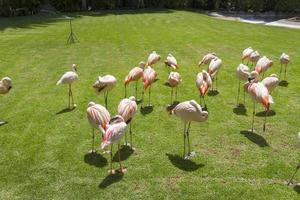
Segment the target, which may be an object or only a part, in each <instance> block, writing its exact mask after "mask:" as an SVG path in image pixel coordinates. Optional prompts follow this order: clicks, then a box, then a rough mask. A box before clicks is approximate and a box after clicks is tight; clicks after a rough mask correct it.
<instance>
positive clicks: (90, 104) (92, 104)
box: [88, 101, 96, 107]
mask: <svg viewBox="0 0 300 200" xmlns="http://www.w3.org/2000/svg"><path fill="white" fill-rule="evenodd" d="M94 105H96V104H95V102H93V101H91V102H89V103H88V107H91V106H94Z"/></svg>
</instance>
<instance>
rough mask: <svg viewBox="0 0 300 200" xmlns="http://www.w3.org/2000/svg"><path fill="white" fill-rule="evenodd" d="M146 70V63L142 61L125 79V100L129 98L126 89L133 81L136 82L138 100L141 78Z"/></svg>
mask: <svg viewBox="0 0 300 200" xmlns="http://www.w3.org/2000/svg"><path fill="white" fill-rule="evenodd" d="M144 68H145V62H144V61H141V62H140V63H139V66H138V67H134V68H133V69H132V70H130V72H129V74H128V75H127V76H126V77H125V83H124V84H125V98H126V96H127V92H126V88H127V85H128V84H129V83H130V82H131V81H135V98H136V99H137V87H138V81H139V80H140V78H141V77H143V71H144Z"/></svg>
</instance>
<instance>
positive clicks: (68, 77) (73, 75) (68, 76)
mask: <svg viewBox="0 0 300 200" xmlns="http://www.w3.org/2000/svg"><path fill="white" fill-rule="evenodd" d="M77 79H78V75H77V67H76V65H75V64H73V65H72V71H68V72H66V73H64V75H62V77H61V78H60V79H59V81H57V83H56V85H60V84H68V85H69V109H71V106H70V97H71V98H72V105H73V107H74V108H75V107H76V104H74V99H73V92H72V83H73V82H74V81H76V80H77Z"/></svg>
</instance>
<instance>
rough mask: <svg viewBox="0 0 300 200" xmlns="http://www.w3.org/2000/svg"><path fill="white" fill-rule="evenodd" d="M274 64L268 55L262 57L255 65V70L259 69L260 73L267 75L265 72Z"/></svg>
mask: <svg viewBox="0 0 300 200" xmlns="http://www.w3.org/2000/svg"><path fill="white" fill-rule="evenodd" d="M272 65H273V61H272V60H270V59H269V58H267V57H266V56H263V57H261V58H260V59H259V60H258V61H257V63H256V66H255V71H257V72H258V73H259V74H261V73H263V76H262V77H264V76H265V72H266V71H267V70H268V69H269V68H270V67H271V66H272Z"/></svg>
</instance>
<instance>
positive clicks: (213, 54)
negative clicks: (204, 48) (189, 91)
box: [198, 53, 217, 67]
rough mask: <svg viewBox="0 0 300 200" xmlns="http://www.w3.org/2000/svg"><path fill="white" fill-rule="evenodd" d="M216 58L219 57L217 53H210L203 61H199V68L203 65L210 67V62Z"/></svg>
mask: <svg viewBox="0 0 300 200" xmlns="http://www.w3.org/2000/svg"><path fill="white" fill-rule="evenodd" d="M216 57H217V54H216V53H208V54H206V55H205V56H203V58H202V59H201V61H199V63H198V66H199V67H200V66H201V65H202V64H205V65H209V63H210V61H211V60H212V59H215V58H216Z"/></svg>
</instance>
